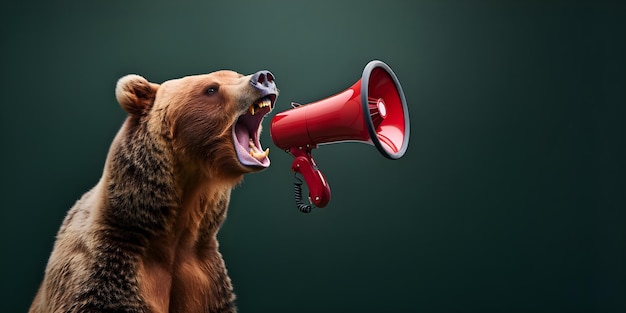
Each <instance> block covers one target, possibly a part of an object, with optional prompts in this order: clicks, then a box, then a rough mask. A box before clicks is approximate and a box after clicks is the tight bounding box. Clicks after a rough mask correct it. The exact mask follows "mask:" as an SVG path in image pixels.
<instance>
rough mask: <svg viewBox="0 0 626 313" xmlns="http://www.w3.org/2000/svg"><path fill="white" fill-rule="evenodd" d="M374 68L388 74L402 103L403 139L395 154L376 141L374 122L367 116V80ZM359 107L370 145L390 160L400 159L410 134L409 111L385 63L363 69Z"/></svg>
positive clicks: (371, 64) (374, 63)
mask: <svg viewBox="0 0 626 313" xmlns="http://www.w3.org/2000/svg"><path fill="white" fill-rule="evenodd" d="M376 68H382V69H383V70H385V71H386V72H387V74H389V76H390V77H391V79H392V80H393V83H394V84H395V86H396V90H397V91H398V95H400V101H401V102H402V112H403V113H404V138H403V140H402V147H400V149H399V150H398V152H396V153H392V152H391V151H388V150H387V149H385V148H384V147H383V145H382V144H381V142H380V140H379V139H378V136H377V135H376V129H374V122H373V121H372V117H371V116H370V114H369V107H368V103H367V99H368V93H369V89H368V87H369V80H370V75H371V74H372V71H373V70H374V69H376ZM361 105H362V111H363V119H364V120H365V121H366V122H365V123H366V124H367V131H368V132H369V135H370V138H371V140H372V143H373V144H374V146H375V147H376V149H378V151H379V152H380V153H381V154H382V155H383V156H385V157H386V158H389V159H392V160H396V159H399V158H401V157H402V156H403V155H404V153H405V152H406V150H407V148H408V147H409V135H410V133H411V131H410V124H409V109H408V106H407V104H406V98H405V97H404V92H403V91H402V86H400V81H399V80H398V77H396V74H395V73H394V72H393V70H391V67H389V65H387V64H386V63H385V62H383V61H379V60H373V61H370V62H369V63H367V65H366V66H365V68H364V69H363V75H362V76H361Z"/></svg>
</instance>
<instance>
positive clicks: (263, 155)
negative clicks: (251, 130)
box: [250, 148, 270, 161]
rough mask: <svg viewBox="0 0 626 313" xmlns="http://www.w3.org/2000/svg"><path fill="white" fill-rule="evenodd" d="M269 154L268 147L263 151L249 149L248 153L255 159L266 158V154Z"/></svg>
mask: <svg viewBox="0 0 626 313" xmlns="http://www.w3.org/2000/svg"><path fill="white" fill-rule="evenodd" d="M269 154H270V148H266V149H265V151H263V152H257V151H254V150H250V155H251V156H252V157H253V158H255V159H257V160H259V161H260V160H263V159H264V158H266V157H267V156H268V155H269Z"/></svg>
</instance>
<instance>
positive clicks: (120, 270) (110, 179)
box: [29, 70, 278, 313]
mask: <svg viewBox="0 0 626 313" xmlns="http://www.w3.org/2000/svg"><path fill="white" fill-rule="evenodd" d="M115 96H116V99H117V101H118V102H119V105H120V106H121V107H122V108H123V109H124V110H125V111H126V112H127V117H126V119H125V121H124V122H123V124H122V126H121V128H120V130H119V131H118V132H117V134H116V135H115V137H114V139H113V142H112V143H111V145H110V148H109V152H108V154H107V156H106V160H105V164H104V170H103V172H102V176H101V178H100V179H99V181H98V182H97V183H96V185H95V186H94V187H93V188H92V189H91V190H89V191H87V192H86V193H85V194H84V195H82V197H80V198H79V200H78V201H76V203H75V204H74V205H73V206H72V207H71V208H70V209H69V211H68V212H67V215H66V217H65V219H64V220H63V222H62V224H61V227H60V229H59V231H58V233H57V236H56V240H55V243H54V247H53V249H52V253H51V255H50V257H49V259H48V263H47V265H46V269H45V273H44V276H43V281H42V283H41V285H40V287H39V289H38V291H37V293H36V295H35V297H34V300H33V302H32V304H31V307H30V310H29V312H30V313H48V312H64V313H65V312H82V313H84V312H126V313H131V312H132V313H139V312H142V313H147V312H150V313H157V312H158V313H164V312H177V313H185V312H236V311H237V307H236V304H235V294H234V292H233V287H232V284H231V280H230V278H229V276H228V273H227V270H226V267H225V265H224V260H223V258H222V255H221V254H220V252H219V251H218V241H217V238H216V234H217V232H218V230H219V228H220V226H221V224H222V222H223V221H224V219H225V218H226V212H227V209H228V206H229V201H230V195H231V190H232V188H234V187H235V186H236V185H238V184H239V183H240V182H241V181H242V178H243V176H244V175H245V174H248V173H253V172H258V171H260V170H263V169H266V168H267V167H268V166H269V165H270V161H269V158H268V153H269V148H268V149H265V150H263V149H262V148H261V147H262V146H261V143H260V140H259V137H260V134H261V130H262V127H261V122H262V120H263V118H264V117H265V116H266V115H267V114H268V113H269V112H270V111H271V110H272V109H273V108H274V104H275V103H276V98H277V96H278V89H277V88H276V83H275V78H274V75H273V74H272V73H271V72H269V71H267V70H263V71H259V72H256V73H254V74H251V75H247V76H244V75H242V74H239V73H237V72H234V71H230V70H221V71H217V72H213V73H209V74H199V75H190V76H186V77H182V78H178V79H172V80H168V81H165V82H163V83H161V84H157V83H152V82H149V81H148V80H146V79H145V78H144V77H142V76H139V75H135V74H130V75H127V76H124V77H122V78H120V79H119V80H118V82H117V85H116V88H115Z"/></svg>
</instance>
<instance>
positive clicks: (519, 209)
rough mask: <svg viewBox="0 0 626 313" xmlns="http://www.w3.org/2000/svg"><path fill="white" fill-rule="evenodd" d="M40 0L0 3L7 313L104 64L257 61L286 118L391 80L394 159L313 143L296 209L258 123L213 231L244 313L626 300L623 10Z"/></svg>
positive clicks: (88, 126) (37, 266) (98, 121)
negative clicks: (322, 202)
mask: <svg viewBox="0 0 626 313" xmlns="http://www.w3.org/2000/svg"><path fill="white" fill-rule="evenodd" d="M52 2H53V1H40V3H29V1H3V2H2V3H1V4H0V26H1V27H0V35H1V37H0V47H1V57H0V77H1V78H0V99H1V101H2V102H1V108H0V113H1V114H0V136H1V137H0V138H1V142H0V146H1V149H2V154H1V155H2V162H0V177H1V179H2V181H1V183H2V185H1V188H0V190H1V191H0V192H1V193H0V205H1V210H0V235H1V236H0V238H1V240H2V241H1V242H0V249H1V251H2V265H1V266H0V279H1V286H0V287H1V291H0V295H1V298H0V311H1V312H25V311H26V310H27V308H28V306H29V304H30V301H31V299H32V297H33V296H34V294H35V292H36V289H37V287H38V284H39V282H40V280H41V278H42V276H43V270H44V267H45V264H46V261H47V258H48V255H49V253H50V251H51V249H52V244H53V241H54V236H55V233H56V231H57V229H58V227H59V225H60V223H61V221H62V219H63V217H64V216H65V213H66V211H67V209H68V208H69V207H70V206H71V205H72V204H73V203H74V201H75V200H76V199H77V198H78V197H80V196H81V194H82V193H84V192H85V191H87V190H88V189H89V188H91V186H93V185H94V184H95V183H96V182H97V180H98V179H99V177H100V175H101V172H102V167H103V163H104V159H105V155H106V152H107V150H108V147H109V144H110V142H111V140H112V138H113V136H114V134H115V132H116V131H117V130H118V128H119V126H120V125H121V124H122V121H123V119H124V117H125V114H124V112H123V111H122V110H121V108H119V106H118V105H117V103H116V101H115V97H114V92H113V90H114V86H115V82H116V80H117V79H118V78H119V77H121V76H123V75H125V74H128V73H138V74H141V75H143V76H145V77H146V78H148V79H149V80H151V81H154V82H162V81H165V80H168V79H172V78H177V77H181V76H186V75H190V74H198V73H205V72H212V71H215V70H218V69H233V70H236V71H238V72H241V73H246V74H248V73H252V72H255V71H257V70H260V69H269V70H271V71H272V72H273V73H274V74H275V75H276V77H277V82H278V85H279V88H280V89H281V95H280V97H279V99H278V103H277V110H278V111H282V110H285V109H287V108H288V107H289V103H290V102H291V101H297V102H300V103H309V102H312V101H315V100H319V99H322V98H325V97H327V96H330V95H332V94H335V93H337V92H339V91H342V90H343V89H345V88H347V87H348V86H350V85H351V84H352V83H353V82H355V81H356V80H358V79H359V78H360V75H361V71H362V69H363V67H364V66H365V64H367V62H369V61H370V60H372V59H381V60H383V61H385V62H386V63H387V64H389V65H390V66H391V67H392V68H393V70H394V71H395V73H396V74H397V76H398V78H399V79H400V82H401V83H402V86H403V88H404V91H405V94H406V98H407V100H408V103H409V107H410V117H411V118H410V121H411V142H410V145H409V149H408V151H407V153H406V155H405V156H404V158H402V159H400V160H398V161H389V160H387V159H385V158H383V157H382V156H381V155H379V154H378V153H377V151H376V149H374V148H373V147H371V146H368V145H363V144H357V143H345V144H336V145H327V146H323V147H320V148H319V149H317V150H316V151H315V157H316V159H317V161H318V164H319V165H320V167H321V168H322V170H323V172H324V173H325V175H326V177H327V179H328V180H329V181H330V184H331V186H332V192H333V197H332V201H331V203H330V205H329V206H328V207H327V208H325V209H319V210H316V211H315V212H313V213H312V214H309V215H305V214H301V213H300V212H298V211H297V209H296V208H295V206H294V204H293V197H292V174H291V173H290V170H289V166H290V163H291V157H290V156H289V155H287V154H286V153H283V152H281V151H280V150H279V149H277V148H276V147H274V146H273V145H272V141H271V139H270V137H269V134H268V132H267V131H266V132H265V133H264V135H263V138H262V141H263V144H264V146H269V147H273V149H272V153H271V155H270V157H271V158H272V166H271V167H270V168H269V169H268V170H266V171H265V172H262V173H258V174H254V175H249V176H247V177H246V179H245V181H244V183H243V184H242V185H241V186H240V187H238V188H237V189H236V190H234V191H233V198H232V202H231V207H230V211H229V217H228V219H227V221H226V222H225V224H224V225H223V228H222V231H221V233H220V235H219V239H220V243H221V247H220V248H221V251H222V253H223V255H224V258H225V260H226V264H227V267H228V269H229V273H230V275H231V277H232V279H233V283H234V287H235V290H236V293H237V295H238V299H239V300H238V304H239V307H240V311H241V312H271V311H274V312H283V311H291V312H352V311H360V312H364V311H372V312H375V311H378V312H390V311H400V312H409V311H416V312H417V311H420V312H561V311H562V312H624V311H625V310H626V240H625V239H626V201H625V200H626V199H625V194H626V188H625V187H626V166H625V160H626V136H625V134H626V91H625V90H626V6H625V5H624V2H617V1H615V2H598V1H595V2H585V1H563V2H561V1H530V2H528V1H488V2H486V1H477V2H471V3H467V2H453V1H391V0H387V1H354V2H348V1H339V0H337V1H319V0H316V1H306V2H298V1H254V2H241V1H201V2H187V1H180V2H179V3H177V4H167V5H163V4H157V3H155V2H153V1H141V2H139V1H76V2H75V3H71V4H70V3H68V4H56V3H52ZM268 122H269V120H266V121H265V123H264V124H265V126H266V129H268Z"/></svg>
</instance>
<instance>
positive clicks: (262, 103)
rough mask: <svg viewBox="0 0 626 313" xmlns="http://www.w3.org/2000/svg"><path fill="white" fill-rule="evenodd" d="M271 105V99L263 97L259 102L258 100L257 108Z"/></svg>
mask: <svg viewBox="0 0 626 313" xmlns="http://www.w3.org/2000/svg"><path fill="white" fill-rule="evenodd" d="M270 105H272V101H271V100H270V99H263V100H262V101H261V102H259V108H265V107H268V106H270Z"/></svg>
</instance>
